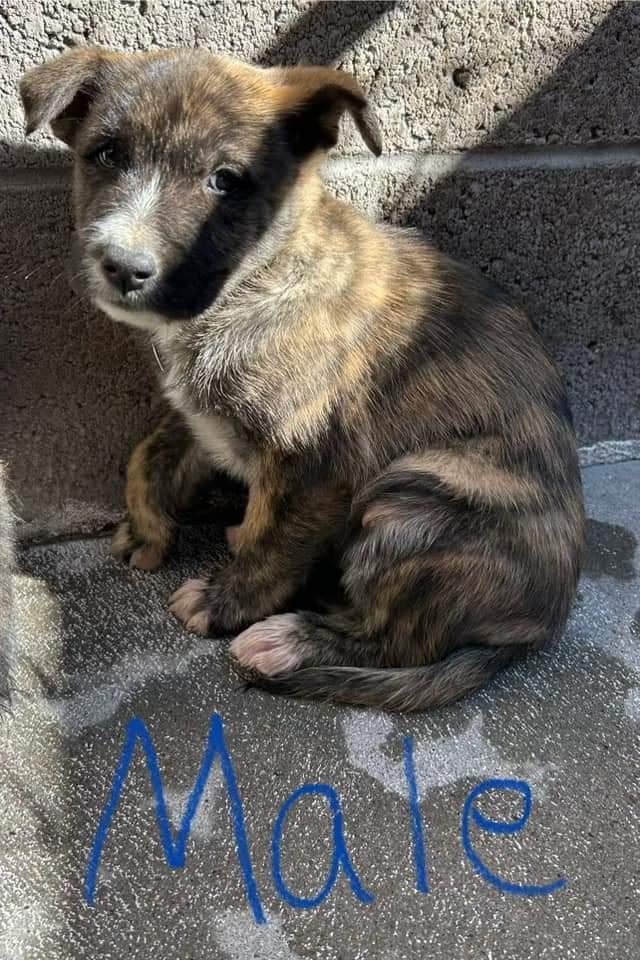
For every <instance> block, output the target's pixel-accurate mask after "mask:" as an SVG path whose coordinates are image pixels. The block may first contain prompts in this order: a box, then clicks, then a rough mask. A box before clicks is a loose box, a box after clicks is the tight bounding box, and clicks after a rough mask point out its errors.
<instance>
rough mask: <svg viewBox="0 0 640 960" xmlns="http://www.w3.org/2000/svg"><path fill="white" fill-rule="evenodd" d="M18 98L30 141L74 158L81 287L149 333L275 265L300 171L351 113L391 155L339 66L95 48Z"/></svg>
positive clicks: (72, 57)
mask: <svg viewBox="0 0 640 960" xmlns="http://www.w3.org/2000/svg"><path fill="white" fill-rule="evenodd" d="M20 91H21V95H22V100H23V104H24V108H25V113H26V117H27V132H28V133H29V132H31V131H33V130H36V129H38V128H40V127H42V126H44V125H46V124H50V125H51V128H52V130H53V132H54V134H55V135H56V136H57V137H58V138H59V139H60V140H62V141H64V142H65V143H66V144H67V145H68V146H70V147H71V148H72V149H73V151H74V152H75V156H76V166H75V179H74V195H75V209H76V221H77V223H76V226H77V241H76V246H77V254H78V260H79V268H80V272H81V273H82V275H83V277H84V281H85V284H84V285H85V286H86V288H87V289H88V291H89V293H90V295H91V296H92V298H93V299H94V301H95V302H96V303H98V305H99V306H101V307H102V308H103V309H104V310H106V311H107V312H108V313H110V314H111V315H112V316H114V317H116V318H117V319H119V320H126V321H128V322H131V323H134V324H138V325H143V326H144V325H153V324H154V323H156V322H158V321H159V320H175V319H180V318H187V317H192V316H195V315H197V314H199V313H201V312H203V311H204V310H205V309H206V308H207V307H208V306H209V305H210V304H211V303H212V302H213V300H214V299H215V297H216V295H217V293H218V292H219V290H220V289H221V287H222V285H223V284H224V282H225V280H226V279H227V278H228V276H229V275H230V274H231V273H232V272H233V271H234V270H235V269H237V268H238V267H239V266H240V265H241V264H243V263H245V264H246V263H247V261H248V260H249V262H251V260H250V258H254V259H255V258H258V259H259V258H260V257H261V256H262V257H264V256H268V255H270V254H269V250H271V255H272V254H273V252H274V249H275V247H276V246H277V243H278V242H279V241H278V238H280V242H281V240H282V237H283V236H284V234H285V233H286V230H287V224H288V223H289V224H290V221H291V218H292V217H293V216H294V211H293V210H292V209H291V208H292V205H293V204H292V202H291V198H292V196H293V194H294V192H295V191H294V187H295V185H296V183H299V182H300V177H301V172H302V171H303V170H304V169H306V168H307V166H308V164H309V162H310V161H311V160H312V158H314V157H316V156H317V155H318V153H319V152H320V151H323V150H326V149H328V148H329V147H331V146H333V144H335V143H336V140H337V137H338V128H339V122H340V118H341V116H342V114H343V113H344V112H345V111H348V112H349V113H350V114H351V115H352V117H353V118H354V120H355V122H356V125H357V126H358V129H359V131H360V133H361V135H362V136H363V138H364V140H365V142H366V143H367V145H368V146H369V148H370V149H371V150H372V151H373V152H374V153H375V154H379V153H380V149H381V147H380V136H379V131H378V126H377V123H376V121H375V119H374V117H373V115H372V114H371V112H370V110H369V107H368V105H367V101H366V98H365V96H364V94H363V92H362V91H361V89H360V88H359V86H358V85H357V83H356V82H355V80H354V79H353V77H351V76H350V75H349V74H346V73H343V72H340V71H337V70H331V69H328V68H321V67H295V68H290V69H286V68H283V69H269V70H261V69H258V68H254V67H250V66H247V65H244V64H241V63H237V62H235V61H232V60H230V59H228V58H226V57H217V56H213V55H211V54H209V53H207V52H206V51H203V50H191V51H187V50H167V51H159V52H153V53H148V54H139V53H136V54H121V53H115V52H111V51H107V50H102V49H99V48H84V49H77V50H72V51H69V52H68V53H65V54H63V55H62V56H61V57H58V58H56V59H54V60H51V61H49V62H47V63H44V64H42V65H41V66H38V67H35V68H34V69H32V70H30V71H29V72H28V73H27V74H25V76H24V77H23V79H22V82H21V87H20Z"/></svg>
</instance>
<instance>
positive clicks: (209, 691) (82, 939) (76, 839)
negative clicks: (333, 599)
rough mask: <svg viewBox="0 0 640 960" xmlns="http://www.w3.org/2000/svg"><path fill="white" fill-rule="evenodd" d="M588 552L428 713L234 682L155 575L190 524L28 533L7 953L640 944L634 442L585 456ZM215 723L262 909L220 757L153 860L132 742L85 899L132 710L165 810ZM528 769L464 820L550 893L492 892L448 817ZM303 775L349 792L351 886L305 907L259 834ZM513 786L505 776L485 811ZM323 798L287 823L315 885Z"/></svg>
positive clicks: (538, 948) (197, 563)
mask: <svg viewBox="0 0 640 960" xmlns="http://www.w3.org/2000/svg"><path fill="white" fill-rule="evenodd" d="M584 479H585V488H586V498H587V505H588V515H589V517H590V521H589V551H588V559H587V563H586V568H585V576H584V579H583V581H582V584H581V592H580V598H579V601H578V604H577V607H576V610H575V613H574V615H573V618H572V621H571V625H570V628H569V630H568V632H567V634H566V636H565V637H564V639H563V640H562V641H561V642H560V644H559V645H558V646H557V648H556V649H554V650H553V651H550V652H548V653H546V654H543V655H541V656H538V657H536V658H532V659H531V660H529V661H527V662H526V663H524V664H523V665H521V666H519V667H518V668H517V669H512V670H509V671H507V672H505V673H504V674H502V675H501V676H500V677H499V678H498V679H497V680H496V681H495V682H494V683H492V684H491V685H490V686H489V687H488V688H487V689H485V690H484V691H483V692H481V693H480V694H478V695H476V696H474V697H472V698H470V699H468V700H466V701H463V702H462V703H460V704H458V705H455V706H453V707H451V708H448V709H446V710H442V711H439V712H437V713H433V714H431V715H422V716H416V717H405V718H402V717H391V716H388V715H384V714H381V713H376V712H366V711H356V710H348V709H338V708H334V707H330V706H322V705H316V704H305V703H299V702H290V701H284V700H279V699H276V698H272V697H270V696H268V695H267V694H263V693H261V692H258V691H255V690H252V691H248V692H245V691H244V690H242V689H241V688H240V687H239V685H238V682H237V680H236V679H235V678H234V676H233V675H232V674H231V672H230V670H229V668H228V666H227V664H226V661H225V653H224V649H225V644H224V643H223V642H220V641H217V640H210V641H209V640H203V639H199V638H195V637H194V636H192V635H188V634H187V633H186V632H185V631H184V630H183V629H182V628H181V627H179V626H178V625H177V623H176V622H175V621H172V619H171V618H170V617H169V615H168V613H167V608H166V599H167V595H168V593H169V592H170V590H172V589H173V588H174V587H176V586H177V585H178V584H179V583H180V582H181V580H182V579H183V578H184V577H186V576H191V575H193V574H194V573H195V572H197V571H198V570H200V569H201V568H202V565H203V564H204V562H205V560H206V555H207V551H210V550H211V549H212V547H211V546H207V543H206V541H205V540H204V539H203V537H202V536H200V537H199V538H198V537H197V536H196V537H194V536H192V537H191V538H190V539H189V540H188V541H187V542H185V543H184V544H183V545H182V548H181V555H180V556H179V557H178V558H177V559H175V560H174V561H173V562H172V563H171V564H170V565H169V566H168V567H167V568H166V570H165V571H164V572H162V573H159V574H154V575H149V574H143V573H140V572H135V573H134V572H130V571H129V570H128V569H126V568H125V567H123V566H120V565H118V564H117V563H116V562H115V561H113V560H111V559H110V558H109V555H108V544H107V543H106V542H105V541H104V540H92V541H91V540H85V541H76V542H73V543H68V544H64V545H57V546H40V547H33V548H31V549H30V550H28V551H26V552H25V553H24V555H23V558H22V572H21V574H20V576H18V577H17V581H16V591H17V597H18V637H19V647H20V656H19V658H18V659H17V661H16V663H15V664H14V670H15V678H16V685H17V686H18V688H19V693H18V696H17V701H16V707H15V712H14V715H13V717H12V718H10V719H9V720H6V721H5V722H4V723H3V724H2V726H1V728H0V754H1V755H2V756H3V766H4V770H3V776H2V778H0V809H2V810H3V816H2V817H1V818H0V931H2V933H0V957H2V960H5V958H6V960H84V958H91V960H116V958H117V960H121V958H123V957H127V958H129V957H130V958H132V960H156V958H158V957H161V958H162V960H187V958H189V960H205V958H206V960H225V958H226V960H249V958H252V960H307V958H308V960H311V958H313V960H316V958H320V960H338V958H343V960H346V958H349V960H360V958H365V957H366V958H370V960H374V958H375V960H377V958H381V960H382V958H384V960H389V958H391V960H405V958H407V960H408V958H411V960H415V958H417V957H420V958H421V960H431V958H433V960H435V958H451V960H463V958H467V957H473V958H491V960H530V958H531V960H533V958H536V960H537V958H542V957H544V958H558V960H560V958H561V960H573V958H575V960H625V958H635V957H637V956H638V953H639V951H640V920H639V913H638V897H639V896H640V877H639V875H638V867H637V856H636V846H637V838H638V829H639V827H640V824H639V822H638V798H639V796H640V774H639V768H638V762H637V758H638V750H639V749H640V736H639V733H640V727H639V723H640V658H639V656H638V636H639V634H638V630H639V629H640V612H639V608H640V568H639V566H638V551H637V543H638V537H639V536H640V510H639V507H638V504H639V503H640V461H635V462H627V463H617V464H608V465H605V466H592V467H589V468H586V469H585V471H584ZM214 712H218V713H219V714H220V715H221V716H222V718H223V721H224V733H225V737H226V744H227V747H228V750H229V753H230V755H231V758H232V762H233V765H234V769H235V775H236V778H237V785H238V790H239V793H240V797H241V803H242V805H243V808H244V823H245V828H246V837H247V843H248V850H249V853H250V857H251V863H252V865H253V870H254V874H255V881H256V884H257V892H258V896H259V897H260V900H261V905H262V907H263V909H264V911H265V915H266V918H267V921H268V922H267V924H266V926H261V925H256V924H255V922H254V919H253V915H252V912H251V909H250V906H249V902H248V900H247V896H246V893H245V888H244V886H243V883H242V875H241V871H240V868H239V866H238V861H237V857H236V853H235V850H234V842H233V831H232V826H231V819H230V804H229V798H228V795H227V793H228V791H227V789H226V787H225V782H224V779H223V777H222V774H221V772H220V767H219V765H217V766H216V767H215V768H214V772H213V774H212V776H211V779H210V781H209V783H208V785H207V786H206V787H205V789H204V791H203V793H202V798H201V803H200V805H199V807H198V809H197V811H196V813H195V817H194V819H193V823H192V829H191V834H190V839H189V842H188V844H187V848H186V865H185V867H184V869H179V870H175V871H172V870H170V869H169V867H168V866H167V865H166V863H165V862H164V858H163V854H162V848H161V845H160V841H159V834H158V827H157V825H156V819H155V804H154V799H153V792H152V788H151V785H150V781H149V776H148V772H147V770H146V767H145V764H144V761H143V755H142V751H141V750H140V748H138V752H137V754H136V757H135V759H134V761H133V766H132V767H131V771H130V774H129V777H128V778H127V780H126V782H125V786H124V789H123V794H122V801H121V805H120V806H119V808H118V810H117V812H116V814H115V818H114V820H113V823H112V826H111V829H110V831H109V833H108V835H107V839H106V844H105V847H104V852H103V856H102V859H101V861H100V867H99V871H98V874H97V887H96V898H95V903H94V905H93V906H88V905H87V904H86V902H85V900H84V898H83V878H84V875H85V871H86V868H87V863H88V860H89V854H90V850H91V846H92V842H93V840H94V836H95V833H96V830H97V826H98V821H99V818H100V814H101V811H102V809H103V807H104V805H105V803H106V802H107V799H108V796H109V791H110V788H111V784H112V778H113V776H114V772H115V769H116V766H117V764H118V760H119V757H120V755H121V750H122V744H123V739H124V736H125V729H126V726H127V724H128V723H129V721H131V719H132V718H136V717H137V718H141V719H143V720H144V722H145V724H146V727H147V729H148V732H149V734H150V736H151V738H152V740H153V743H154V745H155V749H156V751H157V756H158V763H159V766H160V769H161V775H162V780H163V784H164V791H165V799H166V805H167V810H168V817H169V819H170V821H171V823H172V826H173V828H174V830H177V829H178V826H179V824H180V821H181V818H182V816H183V814H184V811H185V808H186V804H187V799H188V796H189V794H190V792H191V791H192V788H193V785H194V782H195V779H196V775H197V772H198V768H199V765H200V763H201V760H202V755H203V750H204V743H205V739H206V734H207V729H208V726H209V720H210V717H211V715H212V714H213V713H214ZM405 736H410V737H412V738H413V760H414V768H415V776H416V788H417V791H418V795H419V803H420V815H421V821H422V826H423V839H424V847H425V868H426V874H425V878H424V879H425V880H426V882H427V884H428V887H429V892H428V893H421V892H418V890H417V889H416V870H415V866H414V854H413V849H414V848H413V843H412V818H411V815H410V807H409V800H408V798H409V795H410V794H409V787H408V781H407V779H406V776H405V771H404V767H403V738H404V737H405ZM496 777H497V778H507V779H513V778H516V779H521V780H524V781H526V782H527V783H528V784H529V785H530V787H531V790H532V792H533V808H532V812H531V816H530V820H529V822H528V825H527V827H526V829H525V830H524V831H523V832H521V833H519V834H517V835H495V834H494V835H489V834H487V833H486V831H484V830H482V829H480V828H479V827H477V826H472V827H471V830H470V841H471V843H472V845H473V849H474V850H475V851H476V853H477V855H478V856H479V857H480V858H481V860H482V861H483V862H484V864H485V865H486V867H487V869H488V870H490V871H492V873H493V874H495V875H497V876H499V877H500V878H502V879H503V880H506V881H509V882H511V883H513V884H527V885H530V886H531V885H545V884H550V883H553V882H554V881H557V880H558V879H561V878H564V879H565V880H566V881H567V882H566V885H565V886H564V887H563V888H562V889H559V890H557V891H556V892H555V893H552V894H550V895H540V896H519V895H516V894H514V893H507V892H501V891H499V890H498V889H496V888H495V887H494V886H492V885H491V884H490V883H489V882H488V881H487V880H486V879H485V878H483V876H481V875H480V874H478V873H477V872H476V871H475V870H474V869H473V868H472V865H471V863H470V860H469V858H468V856H467V855H466V853H465V851H464V849H463V847H462V845H461V840H460V831H461V811H462V809H463V804H464V803H465V799H466V798H467V797H468V796H469V792H470V791H471V790H472V788H474V787H475V786H477V785H478V784H479V783H481V782H482V781H484V780H485V779H487V778H496ZM304 783H324V784H328V785H330V786H332V787H333V788H334V789H335V790H336V791H337V794H338V796H339V798H340V803H341V808H342V812H343V816H344V832H345V836H346V840H347V847H348V852H349V856H350V858H351V862H352V865H353V868H354V870H355V871H356V872H357V876H358V878H359V880H360V882H361V884H362V886H363V887H364V889H365V890H366V891H367V892H368V893H369V894H371V895H372V896H374V897H375V900H374V902H372V903H369V904H364V903H362V902H360V901H359V900H358V899H357V898H356V897H355V896H354V894H353V893H352V891H351V888H350V886H349V883H348V882H347V879H346V878H345V876H344V875H342V876H341V877H340V878H339V879H338V881H337V883H336V886H335V888H334V889H333V890H332V892H331V893H330V894H329V896H328V897H327V899H326V900H325V901H324V902H323V903H322V904H321V905H319V906H318V907H316V908H314V909H300V908H297V907H293V906H289V905H287V904H285V903H284V902H283V901H282V899H281V897H279V896H278V894H277V893H276V890H275V887H274V880H273V876H272V868H271V853H270V844H271V836H272V828H273V824H274V820H275V819H276V817H277V815H278V812H279V810H280V809H281V807H282V804H283V803H284V802H285V800H286V799H287V797H288V796H289V795H290V794H291V793H292V791H294V790H296V789H297V788H298V787H299V786H300V785H301V784H304ZM521 809H522V805H521V803H520V802H519V800H518V798H517V796H516V795H514V794H506V792H504V791H502V792H500V793H498V792H495V791H494V792H493V793H492V794H491V795H489V796H485V797H484V798H483V799H482V800H481V801H478V810H480V811H481V812H482V814H483V815H484V816H485V817H488V818H490V819H494V820H498V821H502V822H513V821H515V820H517V819H518V817H519V816H520V814H521ZM331 849H332V848H331V823H330V818H329V814H328V808H327V804H326V801H323V800H321V799H319V798H318V797H306V798H304V799H302V800H300V801H299V803H298V804H297V805H296V806H295V808H294V809H293V810H292V811H291V813H290V816H289V818H288V819H287V821H286V824H285V828H284V833H283V839H282V846H281V853H282V874H283V878H284V881H285V883H286V885H287V887H288V889H289V890H290V891H291V893H293V894H295V895H297V896H298V897H308V898H311V897H313V896H314V895H315V894H316V892H317V891H318V890H319V889H320V888H321V887H322V885H323V883H324V882H325V879H326V876H327V871H328V869H329V865H330V861H331Z"/></svg>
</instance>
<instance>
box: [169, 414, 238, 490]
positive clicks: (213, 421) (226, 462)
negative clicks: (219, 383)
mask: <svg viewBox="0 0 640 960" xmlns="http://www.w3.org/2000/svg"><path fill="white" fill-rule="evenodd" d="M182 412H183V413H184V414H185V416H186V419H187V423H188V424H189V426H190V427H191V430H192V432H193V434H194V436H195V437H196V439H197V440H198V441H199V442H200V443H201V445H202V447H203V448H204V449H205V450H206V451H207V453H208V454H209V456H210V457H211V461H212V463H213V464H214V465H215V466H216V467H218V469H220V470H223V471H225V472H226V473H228V474H230V475H231V476H232V477H235V478H236V479H237V480H241V481H243V482H244V483H246V484H250V483H251V481H252V479H253V477H254V475H255V468H256V454H255V450H254V449H253V447H252V445H251V443H249V441H247V440H245V439H244V437H241V436H240V435H239V434H238V433H237V432H236V430H235V428H234V426H233V424H232V423H231V421H230V420H227V419H226V418H225V417H218V416H216V415H215V414H213V413H190V412H188V411H185V410H184V408H183V410H182Z"/></svg>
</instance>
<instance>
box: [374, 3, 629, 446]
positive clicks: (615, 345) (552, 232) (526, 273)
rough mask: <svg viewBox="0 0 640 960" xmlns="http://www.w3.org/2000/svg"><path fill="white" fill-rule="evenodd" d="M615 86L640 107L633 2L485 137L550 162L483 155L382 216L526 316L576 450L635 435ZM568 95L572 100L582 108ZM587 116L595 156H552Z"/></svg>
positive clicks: (395, 198) (625, 166) (576, 151)
mask: <svg viewBox="0 0 640 960" xmlns="http://www.w3.org/2000/svg"><path fill="white" fill-rule="evenodd" d="M461 68H462V72H461V73H458V77H462V81H460V80H459V81H458V82H459V83H460V82H462V86H460V88H459V94H460V96H461V97H466V96H469V97H473V93H474V72H473V68H468V67H467V66H466V65H461ZM618 86H620V87H623V88H625V89H627V90H628V102H630V103H640V4H637V3H621V4H619V5H618V6H616V7H614V8H613V10H612V12H611V14H610V15H609V16H608V17H607V18H606V19H604V20H603V21H602V23H601V24H600V25H599V27H598V28H597V29H596V30H595V31H594V33H593V34H592V35H591V36H590V38H589V40H588V42H587V43H585V44H584V45H582V46H580V47H577V48H576V49H575V50H573V51H572V52H571V53H570V54H569V55H568V56H567V57H566V59H565V60H564V61H563V62H562V64H561V65H560V66H559V67H558V68H557V69H556V70H555V71H554V73H553V75H552V76H551V77H550V78H549V79H548V81H547V82H546V83H545V84H544V85H543V86H542V87H540V89H539V90H538V91H537V92H536V93H535V94H534V95H533V96H532V97H530V98H529V99H527V100H526V101H525V102H524V103H523V104H521V105H520V106H519V107H517V108H516V109H514V110H513V111H512V112H511V113H510V114H509V115H508V116H505V117H504V119H503V120H502V122H501V123H500V124H499V126H498V127H497V128H494V130H493V131H492V134H491V136H492V140H493V141H498V142H499V141H501V140H507V139H508V138H509V137H510V135H511V139H513V133H512V131H520V132H521V131H525V138H526V140H527V141H529V142H532V143H537V144H547V145H551V146H549V147H548V148H547V150H546V151H545V155H546V162H545V163H544V164H541V163H539V162H538V163H536V158H535V155H534V156H533V157H532V163H531V164H529V165H525V164H524V163H523V160H524V157H523V155H522V153H521V152H520V153H519V152H518V151H517V150H515V151H513V150H512V151H510V152H509V154H506V155H505V154H504V153H502V156H500V155H499V154H498V153H497V152H495V153H494V154H493V156H492V155H491V154H488V153H487V150H486V148H484V149H483V146H482V145H481V146H479V147H477V148H475V149H473V150H470V151H468V152H467V153H466V155H465V157H464V161H463V163H461V164H460V165H459V166H458V168H457V169H454V170H453V171H452V172H451V173H449V174H448V175H447V176H445V177H443V178H442V179H438V180H437V181H436V182H434V181H433V180H429V179H428V178H427V179H425V180H424V182H423V183H421V185H420V195H419V197H418V199H417V200H416V199H415V188H414V191H413V192H412V194H410V193H409V191H407V190H405V189H404V186H403V184H398V185H397V189H395V190H394V191H392V192H391V195H390V199H389V210H388V212H387V215H388V216H389V217H390V218H391V219H393V220H395V221H396V222H402V223H405V224H413V225H415V226H417V227H419V228H421V229H422V230H423V232H424V233H425V234H427V235H428V236H429V237H432V238H433V239H434V240H435V241H436V243H438V245H439V246H440V247H441V248H443V249H444V250H447V251H448V252H450V253H451V254H452V255H454V256H457V257H460V258H463V259H465V260H468V261H469V262H472V263H474V264H476V265H477V266H478V267H479V268H480V269H481V270H482V271H483V272H485V273H489V274H490V275H491V276H493V277H494V278H495V279H496V280H498V281H499V282H501V283H504V284H505V286H507V287H509V288H510V289H511V290H512V292H513V293H514V294H515V295H516V296H517V297H518V298H519V299H520V300H521V301H522V302H523V303H525V304H526V306H527V308H528V310H529V312H530V315H531V317H532V319H533V321H534V323H535V324H536V326H538V327H539V328H540V329H541V332H542V334H543V336H544V338H545V341H546V343H547V345H548V347H549V349H550V350H551V352H552V354H553V355H554V356H555V358H556V359H557V360H558V362H559V363H560V365H561V367H562V370H563V372H564V374H565V379H566V381H567V386H568V389H569V393H570V396H571V399H572V405H573V408H574V414H575V418H576V426H577V429H578V433H579V435H580V437H581V439H582V441H584V442H590V441H591V440H596V439H607V438H611V437H615V436H638V435H640V405H639V404H638V402H637V397H638V396H639V395H640V328H639V324H638V294H639V292H640V291H639V287H638V280H637V275H638V270H639V269H640V165H639V162H640V144H638V142H637V141H636V142H635V143H634V144H632V145H631V146H630V147H629V148H627V150H624V151H619V153H618V154H617V155H616V153H615V152H614V151H611V150H610V149H609V150H607V149H606V144H607V142H609V143H610V142H611V141H613V140H615V139H624V138H625V136H626V135H628V133H629V131H628V130H627V129H626V128H625V127H624V126H623V124H624V118H623V117H620V116H616V115H615V114H612V113H610V101H609V98H608V96H607V91H608V90H611V89H614V88H616V87H618ZM567 90H571V91H580V100H579V102H578V101H577V100H576V97H575V95H574V97H567V95H566V91H567ZM497 109H498V108H497V105H496V106H495V107H494V110H497ZM585 116H587V117H589V131H588V135H589V139H590V141H591V143H590V144H587V145H584V146H583V147H581V148H580V147H577V146H576V147H574V148H573V149H572V150H570V151H568V150H567V149H566V148H563V147H554V146H553V145H554V144H556V143H557V142H558V140H559V139H560V131H561V132H562V138H563V140H564V142H565V143H566V142H567V141H569V142H571V141H574V142H576V143H579V142H583V143H584V140H585V133H586V131H585V129H584V120H583V119H580V118H584V117H585ZM635 150H637V152H635ZM505 160H506V161H507V163H506V164H505ZM509 161H510V162H509ZM505 167H506V168H505ZM407 195H409V196H410V197H411V196H413V199H412V200H409V201H407V200H406V197H407Z"/></svg>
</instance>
